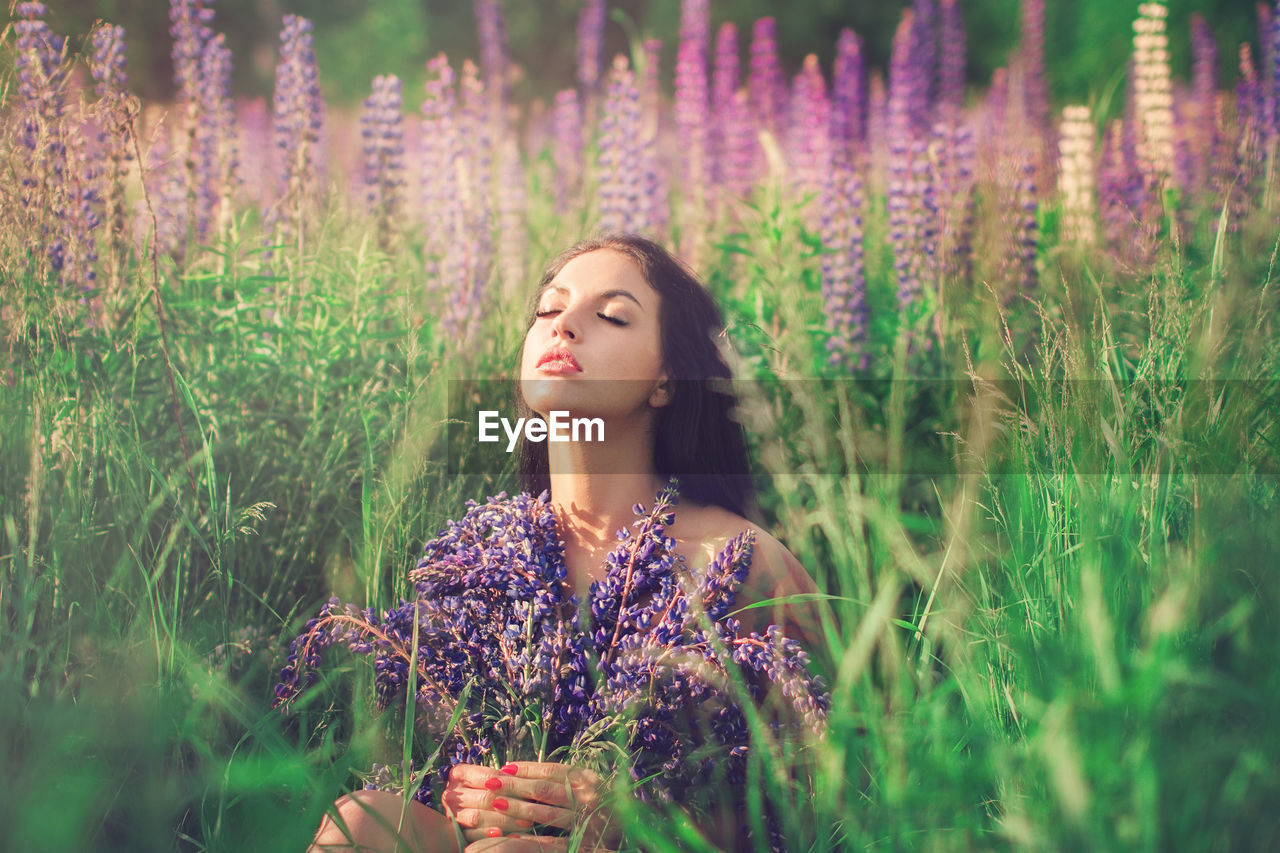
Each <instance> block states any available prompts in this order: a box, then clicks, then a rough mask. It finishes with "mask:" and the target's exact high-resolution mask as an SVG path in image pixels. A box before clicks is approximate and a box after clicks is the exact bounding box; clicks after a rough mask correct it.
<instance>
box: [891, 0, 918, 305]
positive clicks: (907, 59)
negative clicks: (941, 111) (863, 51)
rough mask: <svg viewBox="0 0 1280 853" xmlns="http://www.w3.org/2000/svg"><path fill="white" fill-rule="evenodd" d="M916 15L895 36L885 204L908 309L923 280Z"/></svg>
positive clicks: (908, 14) (901, 297)
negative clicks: (915, 164) (914, 215)
mask: <svg viewBox="0 0 1280 853" xmlns="http://www.w3.org/2000/svg"><path fill="white" fill-rule="evenodd" d="M914 19H915V14H914V12H912V10H911V9H905V10H903V13H902V18H901V19H899V21H898V29H897V32H896V33H895V34H894V37H893V52H892V54H891V57H890V60H889V94H888V103H887V104H886V110H887V113H888V118H887V127H886V134H887V136H888V140H889V165H888V186H887V198H886V206H887V208H888V218H889V243H890V245H892V246H893V269H894V273H895V274H896V276H897V280H898V305H899V307H900V308H906V307H907V306H908V305H910V304H911V303H913V302H915V300H916V298H917V296H918V295H919V292H920V288H921V282H920V281H919V280H918V279H917V278H915V277H914V276H913V273H914V269H913V261H912V255H913V254H915V252H916V251H917V246H916V245H915V239H914V235H913V234H912V230H911V225H912V222H911V204H912V198H913V196H914V195H915V184H914V175H913V173H912V159H913V142H914V136H915V134H914V128H913V127H912V115H911V107H912V104H913V103H914V101H915V98H916V90H917V88H918V86H919V85H920V84H919V79H918V69H917V66H916V63H915V62H914V61H913V60H912V57H911V50H912V48H913V46H914V45H913V35H914V31H915V20H914Z"/></svg>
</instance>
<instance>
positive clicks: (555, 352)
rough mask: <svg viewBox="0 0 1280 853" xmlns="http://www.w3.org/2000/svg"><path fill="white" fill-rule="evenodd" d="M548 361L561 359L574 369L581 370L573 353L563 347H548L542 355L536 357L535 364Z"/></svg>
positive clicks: (539, 364) (542, 363)
mask: <svg viewBox="0 0 1280 853" xmlns="http://www.w3.org/2000/svg"><path fill="white" fill-rule="evenodd" d="M549 361H562V362H564V363H565V364H567V365H569V366H570V367H572V368H573V369H574V370H577V371H579V372H581V371H582V366H581V365H579V364H578V360H577V359H576V358H574V357H573V353H571V352H569V350H567V349H565V348H564V347H553V348H552V349H549V350H547V351H546V352H544V353H543V354H542V356H541V357H540V358H539V359H538V364H537V366H538V367H541V366H542V365H544V364H546V363H547V362H549Z"/></svg>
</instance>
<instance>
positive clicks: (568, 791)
mask: <svg viewBox="0 0 1280 853" xmlns="http://www.w3.org/2000/svg"><path fill="white" fill-rule="evenodd" d="M530 783H533V784H530ZM485 784H486V785H487V786H488V787H489V788H491V789H493V790H502V791H510V792H511V793H514V794H515V795H516V796H518V797H522V798H524V799H527V800H534V801H536V802H540V803H548V804H550V805H555V806H568V807H570V808H577V809H586V810H590V809H592V808H595V806H596V804H597V803H598V802H599V801H600V789H601V787H602V786H603V784H604V779H603V778H602V777H601V776H600V775H599V774H598V773H596V772H595V771H593V770H589V769H588V768H586V767H577V766H574V765H572V764H561V763H557V762H551V761H522V762H519V763H513V764H507V765H505V766H504V767H503V768H502V770H501V772H500V773H499V774H497V775H495V776H493V777H490V778H488V779H486V780H485Z"/></svg>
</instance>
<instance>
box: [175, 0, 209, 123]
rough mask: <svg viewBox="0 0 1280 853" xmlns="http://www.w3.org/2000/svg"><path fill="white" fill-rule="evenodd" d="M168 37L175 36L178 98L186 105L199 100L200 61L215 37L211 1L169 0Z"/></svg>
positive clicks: (196, 102)
mask: <svg viewBox="0 0 1280 853" xmlns="http://www.w3.org/2000/svg"><path fill="white" fill-rule="evenodd" d="M169 21H170V25H169V36H170V37H171V38H172V39H173V78H174V82H175V83H177V84H178V99H179V100H180V101H182V102H183V103H186V104H198V103H199V102H200V77H201V67H200V64H201V61H202V57H203V56H204V46H205V44H207V43H208V41H209V39H211V38H213V30H212V28H210V26H209V24H210V23H211V22H212V21H213V9H211V8H210V3H209V0H170V2H169Z"/></svg>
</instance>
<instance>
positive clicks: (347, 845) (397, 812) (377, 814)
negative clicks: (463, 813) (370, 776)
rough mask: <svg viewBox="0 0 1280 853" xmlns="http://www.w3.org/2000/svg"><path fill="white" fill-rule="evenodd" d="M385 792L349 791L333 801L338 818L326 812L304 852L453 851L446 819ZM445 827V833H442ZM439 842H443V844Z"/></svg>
mask: <svg viewBox="0 0 1280 853" xmlns="http://www.w3.org/2000/svg"><path fill="white" fill-rule="evenodd" d="M409 806H410V808H409V810H408V813H407V814H406V813H405V811H404V808H405V802H404V800H403V798H401V797H400V796H398V795H396V794H391V793H388V792H386V791H352V792H351V793H350V794H345V795H343V796H341V797H339V798H338V799H337V800H335V801H334V807H335V810H336V811H337V813H338V820H337V821H335V820H334V818H333V816H332V815H329V814H326V815H325V816H324V820H323V821H322V822H321V824H320V829H319V831H317V832H316V836H315V840H313V841H312V842H311V847H310V848H309V850H308V853H330V851H332V853H336V852H337V851H339V850H343V851H348V853H351V851H388V853H390V851H393V850H394V851H397V853H400V851H413V850H445V849H449V850H453V849H456V847H457V845H456V844H453V843H452V827H451V826H450V825H449V824H448V821H447V819H446V818H445V817H444V816H443V815H441V814H439V813H438V812H434V811H432V810H431V809H428V808H427V807H426V806H424V805H422V804H421V803H416V802H414V803H410V804H409ZM446 829H447V830H448V833H449V834H448V835H445V834H443V833H444V831H445V830H446ZM442 841H447V842H448V846H447V847H446V846H445V845H444V844H443V843H442Z"/></svg>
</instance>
